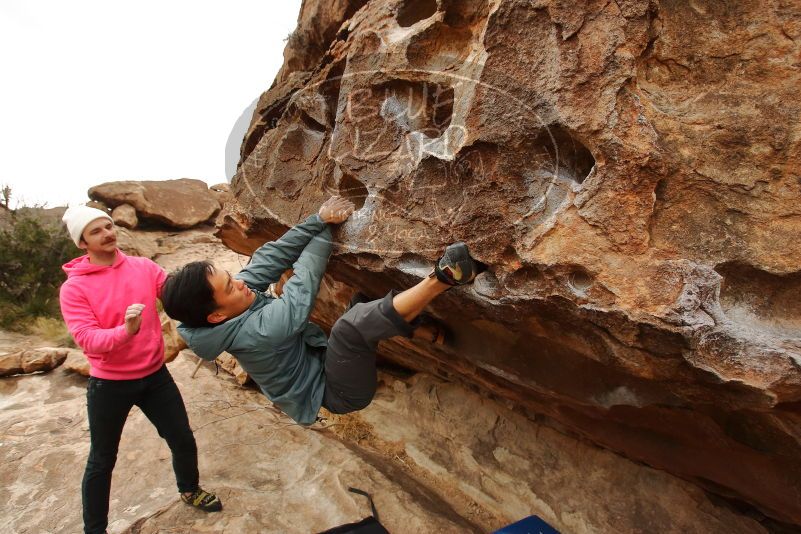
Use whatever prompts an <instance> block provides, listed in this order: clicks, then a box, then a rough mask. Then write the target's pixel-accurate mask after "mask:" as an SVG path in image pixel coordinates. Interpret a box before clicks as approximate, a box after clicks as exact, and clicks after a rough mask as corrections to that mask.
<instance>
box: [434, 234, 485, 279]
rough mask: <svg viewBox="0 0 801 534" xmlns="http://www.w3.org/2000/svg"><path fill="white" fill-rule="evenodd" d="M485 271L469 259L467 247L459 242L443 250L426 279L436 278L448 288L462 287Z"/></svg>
mask: <svg viewBox="0 0 801 534" xmlns="http://www.w3.org/2000/svg"><path fill="white" fill-rule="evenodd" d="M485 270H486V266H485V265H484V264H483V263H481V262H478V261H476V260H474V259H473V258H472V257H470V251H469V250H468V249H467V245H465V244H464V243H462V242H461V241H460V242H458V243H454V244H452V245H448V247H446V248H445V253H444V254H443V255H442V257H441V258H440V259H439V261H437V264H436V266H435V267H434V270H433V271H431V274H429V275H428V277H429V278H434V277H436V278H437V280H439V281H440V282H442V283H445V284H448V285H449V286H463V285H465V284H469V283H470V282H472V281H473V279H475V277H476V275H477V274H478V273H480V272H483V271H485Z"/></svg>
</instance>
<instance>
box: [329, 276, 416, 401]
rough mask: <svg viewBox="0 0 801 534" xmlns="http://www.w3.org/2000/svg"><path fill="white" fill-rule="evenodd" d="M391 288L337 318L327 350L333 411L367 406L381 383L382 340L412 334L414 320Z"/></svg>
mask: <svg viewBox="0 0 801 534" xmlns="http://www.w3.org/2000/svg"><path fill="white" fill-rule="evenodd" d="M397 294H398V292H397V291H395V290H392V291H390V292H389V293H387V295H386V296H385V297H384V298H382V299H378V300H373V301H371V302H364V303H359V304H355V305H354V306H353V307H352V308H351V309H350V310H348V311H347V312H345V314H344V315H343V316H342V317H340V318H339V319H337V321H336V322H335V323H334V326H333V328H331V335H330V336H328V348H327V349H326V352H325V392H324V393H323V406H324V407H325V408H326V409H327V410H328V411H329V412H331V413H340V414H341V413H350V412H355V411H357V410H362V409H364V408H366V407H367V406H368V405H369V404H370V402H372V400H373V397H374V396H375V391H376V387H377V386H378V376H377V372H376V363H375V351H376V348H377V347H378V342H379V341H381V340H382V339H388V338H391V337H394V336H405V337H412V334H413V333H414V322H412V323H407V322H406V321H404V319H403V317H401V316H400V315H399V314H398V312H397V311H396V310H395V307H394V306H393V305H392V299H393V297H394V296H395V295H397Z"/></svg>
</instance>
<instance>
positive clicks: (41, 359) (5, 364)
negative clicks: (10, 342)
mask: <svg viewBox="0 0 801 534" xmlns="http://www.w3.org/2000/svg"><path fill="white" fill-rule="evenodd" d="M69 350H70V349H66V348H59V347H42V348H37V349H25V350H20V351H16V352H11V353H6V354H2V355H0V376H11V375H18V374H29V373H35V372H37V371H50V370H52V369H55V368H56V367H58V366H59V365H61V364H62V363H64V360H66V359H67V353H68V351H69Z"/></svg>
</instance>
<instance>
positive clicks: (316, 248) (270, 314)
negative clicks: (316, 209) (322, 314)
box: [259, 201, 354, 344]
mask: <svg viewBox="0 0 801 534" xmlns="http://www.w3.org/2000/svg"><path fill="white" fill-rule="evenodd" d="M323 206H324V207H325V206H326V205H325V204H324V205H323ZM330 206H334V207H335V208H336V209H333V208H332V209H331V210H330V211H328V210H323V209H322V208H321V210H320V211H321V216H322V217H324V218H325V219H326V220H327V221H328V222H331V223H333V224H336V223H340V222H343V221H345V220H346V219H347V218H348V217H349V216H350V214H351V213H353V207H354V206H353V204H352V203H351V202H350V201H344V202H339V203H333V204H331V205H330ZM330 206H329V207H330ZM337 206H342V207H341V208H337ZM332 248H333V242H332V238H331V230H330V229H329V228H326V229H325V230H323V231H322V232H320V233H319V234H318V235H317V236H316V237H314V238H313V239H312V240H311V241H310V242H309V244H308V245H307V246H306V248H305V249H304V250H303V253H302V254H301V255H300V257H299V258H298V260H297V261H296V262H295V263H294V265H293V266H292V269H293V271H294V273H293V274H292V276H291V277H290V278H289V280H287V282H286V284H284V287H283V294H282V295H281V298H280V299H277V300H275V301H274V302H273V303H271V304H270V305H268V306H265V307H263V308H262V309H261V317H260V318H259V321H260V329H259V330H260V331H261V332H263V333H264V335H265V337H267V338H269V339H270V341H271V342H272V343H275V344H280V343H282V342H283V341H284V340H286V339H287V338H290V337H292V336H294V335H295V334H297V333H298V332H300V331H301V330H303V328H305V326H306V323H307V322H308V321H309V315H311V312H312V309H313V308H314V302H315V300H316V299H317V292H318V291H319V290H320V282H321V281H322V279H323V275H324V274H325V268H326V266H327V264H328V257H329V256H330V255H331V250H332Z"/></svg>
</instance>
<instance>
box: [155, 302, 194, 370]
mask: <svg viewBox="0 0 801 534" xmlns="http://www.w3.org/2000/svg"><path fill="white" fill-rule="evenodd" d="M159 317H160V318H161V335H162V336H163V337H164V363H170V362H171V361H173V360H174V359H175V358H177V357H178V353H180V352H181V351H182V350H184V349H185V348H186V347H187V344H186V341H184V338H182V337H181V335H180V334H179V333H178V328H177V326H176V323H175V321H173V320H172V319H170V318H169V316H168V315H167V314H166V313H164V312H160V313H159Z"/></svg>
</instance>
